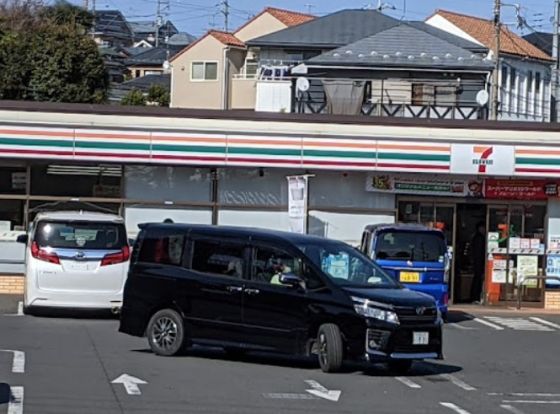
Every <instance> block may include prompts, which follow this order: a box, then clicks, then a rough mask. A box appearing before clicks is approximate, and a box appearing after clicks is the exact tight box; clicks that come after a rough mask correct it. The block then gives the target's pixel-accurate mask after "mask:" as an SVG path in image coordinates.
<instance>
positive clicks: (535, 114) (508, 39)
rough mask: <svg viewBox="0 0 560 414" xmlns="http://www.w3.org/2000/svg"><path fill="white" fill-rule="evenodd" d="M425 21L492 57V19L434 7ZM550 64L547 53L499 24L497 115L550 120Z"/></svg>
mask: <svg viewBox="0 0 560 414" xmlns="http://www.w3.org/2000/svg"><path fill="white" fill-rule="evenodd" d="M426 23H427V24H429V25H431V26H433V27H437V28H439V29H441V30H445V31H447V32H449V33H451V34H454V35H456V36H459V37H462V38H464V39H466V40H469V41H471V42H473V43H477V44H479V45H481V46H485V47H487V48H488V49H489V50H490V52H489V56H490V57H493V56H492V55H493V53H492V50H493V47H494V45H495V35H494V33H495V30H494V23H493V21H492V20H487V19H483V18H480V17H475V16H469V15H465V14H460V13H455V12H450V11H446V10H437V11H436V12H435V13H434V14H433V15H432V16H430V17H429V18H427V19H426ZM551 65H552V58H551V57H550V55H549V54H548V53H546V52H544V51H543V50H541V49H539V48H538V47H536V46H534V45H533V44H531V43H530V42H529V41H527V40H525V39H523V38H522V37H520V36H518V35H517V34H515V33H513V32H512V31H511V30H509V29H508V28H507V26H505V25H503V26H502V28H501V34H500V81H499V82H500V106H499V119H501V120H523V121H541V122H542V121H544V122H548V121H550V90H551V89H550V85H551Z"/></svg>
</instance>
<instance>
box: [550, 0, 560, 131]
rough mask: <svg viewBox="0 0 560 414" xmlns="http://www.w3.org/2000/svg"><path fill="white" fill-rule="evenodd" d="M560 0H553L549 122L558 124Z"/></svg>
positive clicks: (559, 94) (559, 97) (559, 96)
mask: <svg viewBox="0 0 560 414" xmlns="http://www.w3.org/2000/svg"><path fill="white" fill-rule="evenodd" d="M559 24H560V0H554V23H553V28H552V29H553V36H552V57H553V58H554V67H553V68H552V87H551V92H552V93H551V97H550V98H551V99H550V101H551V102H550V121H551V122H558V106H559V105H558V100H559V99H560V53H558V47H559V46H560V30H559V27H558V25H559Z"/></svg>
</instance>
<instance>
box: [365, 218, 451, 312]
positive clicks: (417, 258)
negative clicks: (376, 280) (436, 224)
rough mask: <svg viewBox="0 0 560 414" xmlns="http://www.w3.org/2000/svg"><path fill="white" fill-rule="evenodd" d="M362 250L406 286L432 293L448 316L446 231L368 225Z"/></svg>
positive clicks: (408, 225) (392, 225)
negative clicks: (444, 232)
mask: <svg viewBox="0 0 560 414" xmlns="http://www.w3.org/2000/svg"><path fill="white" fill-rule="evenodd" d="M360 250H361V251H362V252H363V253H364V254H365V255H366V256H368V257H369V258H371V259H372V260H373V261H375V263H377V264H378V265H379V266H380V267H381V268H383V269H384V270H385V271H386V272H387V273H388V274H389V275H391V276H392V277H393V278H394V279H395V280H398V281H399V282H400V283H402V284H403V285H405V286H406V287H407V288H409V289H411V290H415V291H418V292H422V293H426V294H428V295H430V296H432V297H433V298H434V299H435V300H436V303H437V306H438V309H439V310H440V312H441V314H442V316H443V318H444V319H445V318H446V317H447V310H448V308H447V304H448V299H449V291H448V283H449V272H450V267H451V266H450V255H449V253H448V251H447V243H446V240H445V236H444V234H443V232H441V231H440V230H437V229H434V228H430V227H426V226H422V225H417V224H378V225H369V226H367V227H366V228H365V229H364V232H363V235H362V243H361V246H360Z"/></svg>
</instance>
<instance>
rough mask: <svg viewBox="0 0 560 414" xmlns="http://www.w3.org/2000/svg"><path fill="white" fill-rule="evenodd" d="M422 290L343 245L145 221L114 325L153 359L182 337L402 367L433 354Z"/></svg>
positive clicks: (435, 334) (178, 347)
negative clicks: (140, 339)
mask: <svg viewBox="0 0 560 414" xmlns="http://www.w3.org/2000/svg"><path fill="white" fill-rule="evenodd" d="M441 327H442V320H441V316H440V314H439V311H438V309H437V307H436V304H435V302H434V299H433V298H432V297H431V296H428V295H425V294H423V293H419V292H413V291H411V290H408V289H406V288H404V287H403V286H402V285H401V284H399V283H398V282H396V281H395V280H394V279H393V278H391V277H389V276H388V275H387V274H386V273H385V272H384V271H383V270H382V269H381V268H380V267H379V266H377V265H376V264H374V263H373V262H372V261H371V260H370V259H368V258H367V257H366V256H364V255H363V254H362V253H360V252H359V251H358V250H356V249H354V248H352V247H351V246H349V245H347V244H345V243H343V242H339V241H334V240H328V239H323V238H320V237H315V236H307V235H300V234H294V233H284V232H276V231H268V230H259V229H249V228H238V227H222V226H205V225H184V224H145V225H142V226H141V231H140V233H139V235H138V238H137V240H136V244H135V246H134V249H133V254H132V258H131V264H130V271H129V276H128V279H127V282H126V285H125V290H124V299H123V307H122V312H121V321H120V328H119V331H120V332H124V333H127V334H130V335H135V336H147V338H148V342H149V345H150V347H151V349H152V350H153V351H154V352H155V353H156V354H158V355H165V356H170V355H175V354H178V353H180V352H181V351H183V350H185V349H186V348H187V347H189V346H190V345H192V344H201V345H211V346H220V347H223V348H224V349H225V350H226V351H230V352H236V353H239V352H244V351H251V350H255V351H273V352H282V353H288V354H296V355H311V354H313V355H317V356H318V360H319V364H320V366H321V369H322V370H323V371H325V372H334V371H337V370H339V369H340V367H341V365H342V362H343V360H344V359H362V360H363V359H365V360H367V361H372V362H379V361H385V362H388V363H389V365H390V366H391V367H392V368H393V369H394V370H396V371H398V372H406V371H407V370H408V369H409V368H410V366H411V364H412V361H414V360H421V359H441V358H442V357H443V355H442V335H441Z"/></svg>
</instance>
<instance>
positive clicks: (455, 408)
mask: <svg viewBox="0 0 560 414" xmlns="http://www.w3.org/2000/svg"><path fill="white" fill-rule="evenodd" d="M439 404H440V405H441V406H443V407H445V408H449V409H450V410H453V411H455V412H456V413H457V414H471V413H469V412H468V411H467V410H465V409H463V408H461V407H459V406H457V405H455V404H453V403H450V402H440V403H439Z"/></svg>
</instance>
